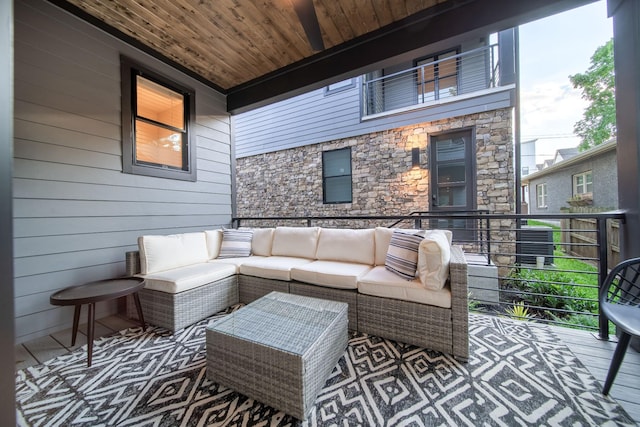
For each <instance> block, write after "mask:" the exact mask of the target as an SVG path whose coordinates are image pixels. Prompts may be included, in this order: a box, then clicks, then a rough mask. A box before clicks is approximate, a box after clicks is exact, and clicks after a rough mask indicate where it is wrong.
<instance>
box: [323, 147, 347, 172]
mask: <svg viewBox="0 0 640 427" xmlns="http://www.w3.org/2000/svg"><path fill="white" fill-rule="evenodd" d="M322 164H323V168H324V176H325V178H327V177H332V176H341V175H351V149H346V150H334V151H325V152H323V153H322Z"/></svg>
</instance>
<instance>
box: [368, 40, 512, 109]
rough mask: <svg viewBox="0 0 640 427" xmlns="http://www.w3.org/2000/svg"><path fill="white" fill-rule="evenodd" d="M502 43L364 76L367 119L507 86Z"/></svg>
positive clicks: (463, 97)
mask: <svg viewBox="0 0 640 427" xmlns="http://www.w3.org/2000/svg"><path fill="white" fill-rule="evenodd" d="M498 51H499V45H498V44H492V45H489V46H486V47H481V48H477V49H473V50H470V51H467V52H462V53H456V51H455V50H452V51H450V52H447V53H444V54H441V55H438V56H433V57H432V58H438V59H435V60H431V61H429V60H428V59H427V60H426V61H428V62H426V61H423V62H422V63H420V62H418V65H417V66H415V67H413V68H409V69H406V70H402V71H399V72H395V73H392V74H388V75H384V76H378V75H377V74H380V73H379V72H378V73H372V74H369V75H367V76H365V78H364V79H363V83H362V96H363V112H362V115H363V119H372V118H376V117H379V116H381V115H387V114H396V113H401V112H406V111H411V110H415V109H420V108H428V107H431V106H434V105H439V104H443V103H448V102H454V101H461V100H464V99H468V98H472V97H477V96H481V95H483V94H488V93H492V92H495V91H499V90H504V89H506V88H510V87H513V85H510V84H504V82H501V79H500V58H499V55H498Z"/></svg>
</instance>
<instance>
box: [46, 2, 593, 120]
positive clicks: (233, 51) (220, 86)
mask: <svg viewBox="0 0 640 427" xmlns="http://www.w3.org/2000/svg"><path fill="white" fill-rule="evenodd" d="M49 1H50V2H51V3H53V4H56V5H57V6H60V7H62V8H64V9H66V10H67V11H69V12H71V13H73V14H75V15H77V16H79V17H80V18H82V19H85V20H87V21H89V22H91V23H93V24H94V25H96V26H98V27H100V28H102V29H103V30H105V31H107V32H109V33H111V34H113V35H115V36H116V37H119V38H121V39H123V40H125V41H127V42H129V43H131V44H133V45H134V46H137V47H139V48H140V49H142V50H143V51H145V52H147V53H150V54H152V55H154V56H156V57H158V58H160V59H161V60H163V61H165V62H168V63H170V64H171V65H173V66H175V67H177V68H179V69H181V70H183V71H184V72H186V73H188V74H190V75H192V76H194V77H196V78H198V79H199V80H201V81H203V82H204V83H206V84H208V85H210V86H211V87H213V88H215V89H217V90H219V91H220V92H222V93H224V94H226V95H227V102H228V107H227V108H228V110H229V111H230V112H239V111H243V110H246V109H248V108H252V107H255V106H259V105H265V104H267V103H270V102H273V101H276V100H279V99H284V98H285V97H288V96H293V95H297V94H299V93H302V92H304V91H308V90H311V89H316V88H319V87H322V86H324V85H326V84H328V83H332V82H336V81H340V80H343V79H345V78H348V77H352V76H355V75H358V74H361V73H363V72H367V71H373V70H375V69H376V67H377V68H381V65H383V64H384V61H387V60H389V59H390V58H392V57H394V56H398V55H403V54H407V55H408V54H409V53H410V52H411V51H413V50H416V49H419V48H420V47H424V46H427V45H430V44H433V43H437V42H440V41H442V40H445V39H448V40H449V42H450V43H451V45H453V44H454V42H456V40H455V37H458V36H460V35H462V34H464V33H467V35H468V34H476V33H477V35H478V36H479V37H483V36H485V35H486V34H488V33H489V32H495V31H499V30H503V29H507V28H511V27H514V26H516V25H519V24H522V23H524V22H528V21H531V20H534V19H538V18H541V17H544V16H548V15H551V14H554V13H558V12H561V11H564V10H568V9H570V8H574V7H578V6H581V5H584V4H587V3H590V2H592V1H593V0H560V1H558V0H535V1H533V0H532V1H527V2H514V1H513V0H374V1H364V2H363V1H359V0H261V1H254V0H206V1H202V0H49ZM311 6H313V7H311ZM313 11H315V15H316V16H317V22H318V25H319V31H320V35H321V38H322V42H323V44H324V46H323V48H321V49H320V50H319V51H314V49H313V48H312V47H311V43H310V40H313V39H314V38H317V37H313V35H311V36H310V37H307V33H306V32H305V28H304V27H303V25H302V24H301V22H305V23H308V22H313V21H315V19H314V18H313V16H312V15H313ZM298 12H300V16H302V18H299V17H298V16H299V13H298ZM305 13H307V15H305ZM308 13H311V15H309V14H308ZM306 26H307V28H308V27H309V26H310V25H309V24H307V25H306ZM311 26H312V25H311ZM474 32H475V33H474Z"/></svg>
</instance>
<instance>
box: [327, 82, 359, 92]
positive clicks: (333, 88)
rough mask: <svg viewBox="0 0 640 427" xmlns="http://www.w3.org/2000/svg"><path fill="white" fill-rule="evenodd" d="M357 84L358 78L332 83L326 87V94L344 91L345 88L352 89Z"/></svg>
mask: <svg viewBox="0 0 640 427" xmlns="http://www.w3.org/2000/svg"><path fill="white" fill-rule="evenodd" d="M355 86H356V79H347V80H343V81H341V82H336V83H331V84H330V85H329V86H326V87H325V88H324V94H325V95H331V94H334V93H337V92H342V91H343V90H347V89H351V88H353V87H355Z"/></svg>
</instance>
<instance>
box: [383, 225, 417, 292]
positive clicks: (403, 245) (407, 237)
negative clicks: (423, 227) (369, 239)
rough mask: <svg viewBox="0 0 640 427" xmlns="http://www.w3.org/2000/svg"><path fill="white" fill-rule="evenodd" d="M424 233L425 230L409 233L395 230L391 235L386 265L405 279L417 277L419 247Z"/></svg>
mask: <svg viewBox="0 0 640 427" xmlns="http://www.w3.org/2000/svg"><path fill="white" fill-rule="evenodd" d="M423 234H424V233H423V232H417V233H407V232H405V231H400V230H395V231H394V232H393V234H392V235H391V241H390V242H389V249H388V250H387V259H386V260H385V263H384V267H385V268H386V269H387V270H389V271H391V272H393V273H395V274H397V275H398V276H400V277H402V278H403V279H406V280H413V279H415V278H416V271H417V268H418V248H419V247H420V242H422V239H423Z"/></svg>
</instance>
